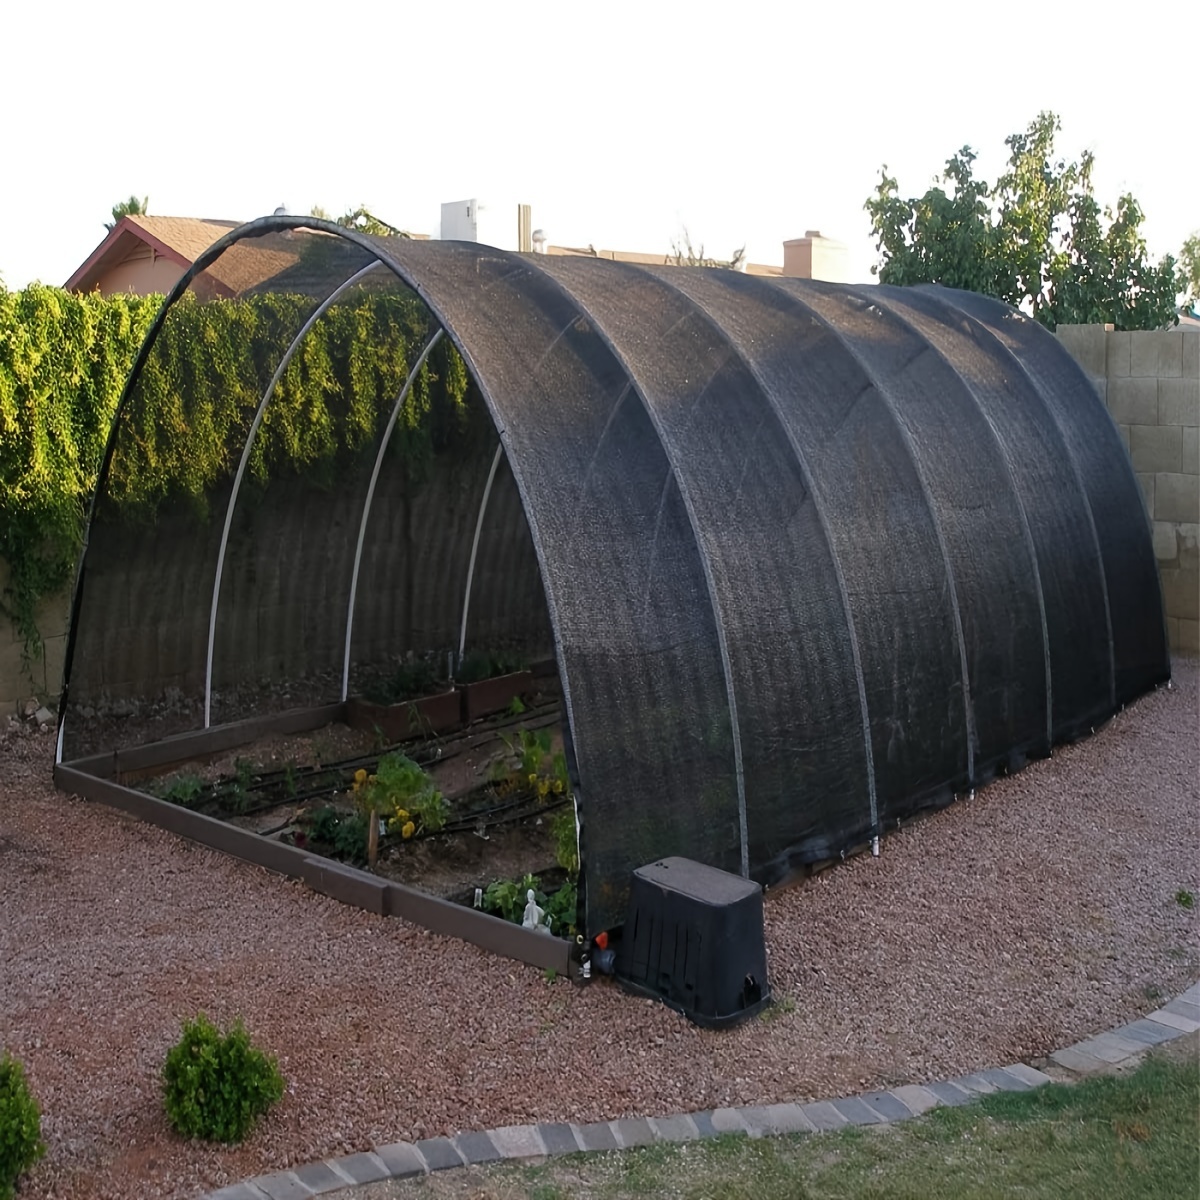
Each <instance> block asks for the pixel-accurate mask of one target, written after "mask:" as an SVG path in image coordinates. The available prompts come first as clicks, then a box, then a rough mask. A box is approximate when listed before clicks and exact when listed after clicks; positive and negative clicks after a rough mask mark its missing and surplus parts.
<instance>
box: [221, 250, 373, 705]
mask: <svg viewBox="0 0 1200 1200" xmlns="http://www.w3.org/2000/svg"><path fill="white" fill-rule="evenodd" d="M382 265H383V263H382V260H380V259H378V258H376V259H375V260H374V261H373V262H369V263H368V264H367V265H366V266H365V267H363V268H361V270H358V271H355V272H354V274H353V275H351V276H350V278H349V279H347V280H346V281H345V283H342V284H340V285H339V286H338V287H337V288H335V289H334V290H333V291H332V292H331V293H330V294H329V295H328V296H326V298H325V299H324V300H322V301H321V304H320V305H319V306H318V308H317V309H316V311H315V312H314V313H313V314H312V316H310V317H309V318H308V320H307V321H305V322H304V324H303V325H302V326H301V327H300V332H299V333H297V334H296V336H295V337H294V338H292V343H291V345H290V346H288V348H287V349H286V350H285V351H284V354H283V358H281V359H280V360H279V366H277V367H276V368H275V374H274V375H272V376H271V382H270V383H268V384H267V388H266V391H264V392H263V394H262V399H261V400H260V401H259V402H258V408H257V410H256V411H255V413H254V420H253V421H252V422H251V425H250V431H249V433H247V434H246V443H245V445H244V446H243V447H242V457H241V461H240V462H239V463H238V469H237V474H236V475H234V477H233V491H232V492H231V493H230V494H229V503H228V504H227V505H226V506H225V528H224V529H222V530H221V548H220V550H219V551H218V552H217V575H216V578H215V579H214V580H213V594H212V606H211V608H210V609H209V610H208V652H207V655H206V657H205V660H204V728H205V729H207V728H208V727H209V724H210V722H211V717H212V666H213V645H214V643H215V641H216V634H217V601H218V600H219V599H220V596H221V576H222V574H223V573H224V571H225V550H226V548H227V546H228V545H229V530H230V527H231V526H232V525H233V510H234V508H235V507H236V505H237V498H238V492H239V491H240V490H241V487H242V477H243V476H244V475H245V474H246V464H247V463H248V462H249V461H250V451H251V450H252V449H253V448H254V439H255V437H256V436H257V435H258V428H259V426H260V425H261V424H262V419H263V413H264V412H266V409H267V402H268V401H269V400H270V399H271V396H272V395H273V394H274V392H275V387H276V385H277V384H278V383H279V381H280V379H282V378H283V373H284V371H286V370H287V368H288V364H289V363H290V362H291V361H292V357H293V356H294V355H295V353H296V351H297V349H299V346H300V343H301V342H302V341H303V340H304V335H305V334H307V333H308V331H309V330H310V329H311V328H312V327H313V326H314V325H315V324H316V323H317V321H318V320H320V318H321V317H322V316H324V315H325V313H326V312H327V311H328V310H329V308H330V307H331V306H332V305H333V304H334V302H335V301H336V300H337V299H338V298H339V297H340V296H342V295H343V294H344V293H345V292H347V291H349V290H350V288H352V287H353V286H354V285H355V284H356V283H358V281H359V280H360V279H362V277H363V276H364V275H367V274H369V273H370V272H371V271H373V270H374V269H375V268H376V267H378V266H382Z"/></svg>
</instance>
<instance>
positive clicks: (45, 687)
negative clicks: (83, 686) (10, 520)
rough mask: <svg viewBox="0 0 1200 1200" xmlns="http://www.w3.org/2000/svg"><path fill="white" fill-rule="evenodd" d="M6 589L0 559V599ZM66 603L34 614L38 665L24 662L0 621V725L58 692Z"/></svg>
mask: <svg viewBox="0 0 1200 1200" xmlns="http://www.w3.org/2000/svg"><path fill="white" fill-rule="evenodd" d="M7 586H8V567H7V566H6V564H5V563H4V560H3V559H0V595H2V594H3V592H4V589H5V587H7ZM69 607H70V599H69V597H67V596H65V595H64V596H56V597H54V598H52V599H50V600H48V601H46V602H45V603H44V604H43V605H42V606H41V607H40V608H39V609H38V612H37V624H38V629H40V630H41V633H42V641H43V651H42V658H41V660H40V661H35V662H28V663H27V662H25V660H24V653H23V652H24V646H23V645H22V642H21V639H20V637H18V635H17V631H16V629H15V628H13V626H12V624H11V622H9V621H7V620H5V619H4V618H3V617H0V721H2V720H3V718H4V716H5V714H7V713H12V712H16V711H17V710H18V709H19V707H20V705H21V704H23V703H24V702H25V701H27V700H31V699H39V700H47V699H50V698H52V697H53V696H55V695H56V694H57V692H58V688H59V682H60V680H61V679H62V669H63V656H64V654H65V653H66V646H67V610H68V608H69Z"/></svg>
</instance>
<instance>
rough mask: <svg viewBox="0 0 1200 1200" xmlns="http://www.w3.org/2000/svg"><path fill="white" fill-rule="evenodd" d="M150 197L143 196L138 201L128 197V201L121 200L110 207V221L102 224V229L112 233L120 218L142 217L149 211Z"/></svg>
mask: <svg viewBox="0 0 1200 1200" xmlns="http://www.w3.org/2000/svg"><path fill="white" fill-rule="evenodd" d="M149 205H150V197H149V196H143V197H142V198H141V199H140V200H139V199H138V198H137V197H136V196H130V197H129V199H128V200H122V201H121V202H120V203H119V204H114V205H113V206H112V220H111V221H105V222H104V228H105V229H107V230H108V232H109V233H112V231H113V229H114V228H115V227H116V225H117V222H119V221H120V219H121V218H122V217H144V216H145V215H146V214H147V213H148V212H149V211H150V208H149Z"/></svg>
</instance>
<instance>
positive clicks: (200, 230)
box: [63, 215, 240, 292]
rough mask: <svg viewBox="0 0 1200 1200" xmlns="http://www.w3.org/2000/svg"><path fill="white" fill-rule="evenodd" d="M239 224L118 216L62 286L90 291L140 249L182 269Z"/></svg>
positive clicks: (232, 222)
mask: <svg viewBox="0 0 1200 1200" xmlns="http://www.w3.org/2000/svg"><path fill="white" fill-rule="evenodd" d="M239 224H240V222H238V221H218V220H201V219H200V218H197V217H149V216H143V215H138V216H129V217H122V218H121V219H120V220H119V221H118V222H117V223H116V224H115V225H114V226H113V227H112V229H110V230H109V232H108V236H107V237H106V238H105V239H104V240H103V241H102V242H101V243H100V245H98V246H97V247H96V249H95V250H93V251H92V253H91V254H90V255H88V257H87V258H86V259H85V260H84V262H83V263H82V265H81V266H80V267H79V268H78V269H77V270H76V271H75V273H74V274H73V275H72V276H71V278H70V279H68V280H67V282H66V283H65V284H64V285H63V286H64V287H65V288H66V289H67V290H68V291H73V292H88V291H91V290H92V289H93V288H95V287H96V286H97V285H98V284H99V282H100V280H101V278H103V276H104V275H105V273H106V272H108V271H111V270H112V269H113V268H114V267H116V266H118V265H119V264H120V263H123V262H125V261H126V260H127V259H128V258H130V257H132V256H133V255H134V254H135V253H137V252H139V251H140V250H141V249H142V247H143V246H149V247H150V249H151V250H152V251H154V253H155V254H157V255H160V256H161V257H163V258H166V259H168V260H169V261H171V262H174V263H178V264H179V265H180V266H181V267H183V268H184V269H185V270H186V269H187V268H188V267H190V266H191V265H192V263H193V262H195V261H196V259H197V258H198V257H199V256H200V255H201V254H202V253H203V252H204V251H205V250H207V249H208V248H209V246H211V245H212V244H213V242H215V241H216V240H217V239H218V238H221V237H224V236H225V234H227V233H228V232H229V231H230V230H231V229H236V228H237V227H238V225H239Z"/></svg>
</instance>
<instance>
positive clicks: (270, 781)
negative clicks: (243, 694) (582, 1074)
mask: <svg viewBox="0 0 1200 1200" xmlns="http://www.w3.org/2000/svg"><path fill="white" fill-rule="evenodd" d="M559 721H560V712H559V709H558V707H557V705H555V704H553V703H551V704H545V705H542V706H541V707H539V708H531V709H530V710H528V711H527V712H525V713H521V714H501V715H500V716H498V717H496V718H493V719H492V720H491V721H488V722H481V723H479V724H476V725H473V726H471V727H470V728H469V729H467V730H464V731H463V732H462V733H460V734H458V735H457V736H454V737H444V738H440V739H431V740H429V741H425V742H409V743H406V744H405V745H403V746H401V747H398V748H397V749H399V750H401V751H402V752H403V753H405V754H407V755H408V756H409V757H411V758H413V759H414V760H415V761H416V762H418V763H420V764H421V765H422V766H423V767H424V768H425V769H426V771H428V773H429V774H430V776H431V777H432V778H433V781H434V783H435V785H436V786H437V788H438V790H439V791H441V792H442V794H443V795H444V796H445V798H446V800H447V802H448V806H449V813H448V816H447V821H446V829H445V831H444V832H440V833H436V834H429V835H427V836H419V837H414V838H412V839H410V840H407V841H405V840H402V839H401V838H399V837H398V836H395V835H391V836H387V837H384V838H382V839H381V842H380V853H379V858H378V861H377V864H376V867H375V871H376V873H377V874H378V875H381V876H383V877H385V878H388V879H392V880H395V881H396V882H397V883H403V884H405V885H407V886H409V887H415V888H419V889H421V890H423V891H426V892H429V893H431V894H433V895H436V896H440V897H443V898H447V899H454V900H457V901H460V902H466V903H470V901H471V898H472V896H473V894H474V889H475V888H477V887H478V888H486V887H487V886H488V884H490V883H493V882H495V881H497V880H506V879H519V878H521V877H522V876H524V875H526V874H533V875H537V876H539V878H541V877H544V878H545V879H546V880H548V881H557V880H559V877H560V876H561V875H562V872H561V871H560V870H559V868H558V867H557V865H556V861H555V843H554V838H553V836H552V834H551V830H550V817H551V815H552V812H553V807H552V804H553V799H554V798H551V801H550V802H549V803H539V802H538V801H537V800H536V798H534V797H532V796H523V795H520V794H514V795H505V794H503V793H502V791H498V790H497V789H496V788H495V786H494V785H493V784H492V782H491V780H492V779H493V776H494V774H495V773H496V772H498V771H499V770H500V769H501V766H503V765H504V764H509V765H511V764H512V763H513V762H514V761H515V759H514V756H513V754H512V752H511V750H510V748H509V743H512V742H514V741H515V739H516V738H517V736H518V731H519V730H521V729H527V730H545V731H547V732H548V733H549V735H550V746H551V753H552V754H553V753H554V752H556V751H558V750H561V748H562V734H561V729H560V726H559ZM389 749H390V748H389V747H386V746H381V745H380V744H379V739H378V736H377V735H376V734H374V733H368V732H365V731H362V730H357V729H350V728H347V727H346V726H344V725H329V726H326V727H324V728H323V729H319V730H316V731H314V732H312V733H306V734H299V735H287V736H283V735H275V734H272V735H268V736H265V737H263V738H260V739H258V740H257V741H255V742H253V743H250V744H248V745H246V746H242V747H240V748H239V749H238V750H237V751H236V752H231V753H229V754H224V755H222V756H221V757H220V758H217V759H214V760H212V761H209V762H192V763H186V764H182V765H181V766H179V767H177V768H175V769H173V770H172V771H171V772H170V773H169V774H167V775H162V776H159V777H158V778H156V779H154V780H149V781H145V782H143V783H142V784H141V785H140V786H141V787H142V788H144V789H145V790H147V791H150V792H152V793H153V794H154V795H157V796H159V797H162V798H164V799H168V800H171V801H173V802H175V803H181V804H184V805H186V806H187V807H189V808H193V809H196V810H197V811H200V812H204V813H205V814H207V815H209V816H214V817H218V818H219V819H222V820H226V821H228V822H230V823H231V824H234V825H237V826H239V827H240V828H244V829H250V830H253V831H254V832H256V833H259V834H261V835H263V836H265V837H271V838H279V839H281V840H284V841H287V842H289V843H292V844H295V845H300V846H303V847H304V848H306V849H309V850H311V851H312V852H313V853H315V854H325V855H327V856H328V857H332V858H338V859H340V860H341V861H347V862H352V863H353V865H355V866H358V867H361V868H364V869H365V837H364V838H363V839H362V842H363V844H362V845H361V846H360V845H359V841H358V840H353V839H351V838H349V837H348V838H347V841H350V846H349V847H348V846H347V845H346V844H345V842H344V843H343V844H342V845H341V846H338V845H337V844H335V842H334V841H333V840H330V841H322V840H318V839H316V838H314V837H313V831H314V817H315V816H316V815H317V814H318V813H319V812H320V811H321V810H332V813H333V815H335V816H336V817H338V818H340V819H343V820H350V821H352V820H353V819H354V817H355V814H356V808H355V803H354V797H353V793H352V790H351V789H352V786H353V779H354V773H355V771H356V770H358V769H360V768H362V769H365V770H367V771H368V772H370V771H373V770H374V769H375V765H376V764H377V763H378V760H379V758H380V756H381V755H382V754H383V753H386V752H387V751H388V750H389ZM497 764H500V765H501V766H497ZM338 823H339V822H331V820H330V817H329V814H328V813H327V814H326V817H325V820H324V823H323V826H317V827H318V828H324V829H328V828H330V827H331V826H334V827H336V825H337V824H338ZM347 833H348V834H349V830H347Z"/></svg>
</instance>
